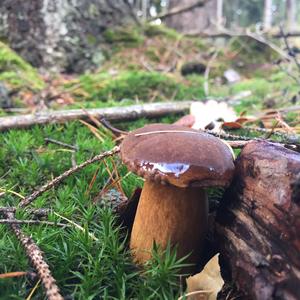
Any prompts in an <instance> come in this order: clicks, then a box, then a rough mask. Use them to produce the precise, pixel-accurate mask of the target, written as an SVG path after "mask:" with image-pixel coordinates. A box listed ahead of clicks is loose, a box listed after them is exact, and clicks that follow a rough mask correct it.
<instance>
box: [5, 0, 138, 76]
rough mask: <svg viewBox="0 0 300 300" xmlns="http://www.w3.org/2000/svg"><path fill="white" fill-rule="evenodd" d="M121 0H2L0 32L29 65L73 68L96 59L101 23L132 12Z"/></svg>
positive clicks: (104, 25)
mask: <svg viewBox="0 0 300 300" xmlns="http://www.w3.org/2000/svg"><path fill="white" fill-rule="evenodd" d="M126 3H127V1H126V0H116V1H111V0H98V1H97V0H72V1H65V0H51V1H50V0H27V1H23V0H2V1H1V5H0V38H1V37H2V38H4V39H5V40H7V41H8V42H9V44H10V46H11V47H12V48H13V49H14V50H16V51H17V52H18V53H19V54H20V55H21V56H22V57H24V58H25V59H26V60H28V61H29V62H30V63H31V64H32V65H34V66H37V67H44V68H47V69H49V68H50V69H55V70H56V71H57V70H63V71H69V72H73V71H75V72H77V71H82V70H84V69H87V68H89V67H91V65H92V64H93V63H95V64H98V63H99V62H100V61H101V59H102V57H103V54H102V52H101V50H100V49H99V45H100V44H101V43H102V41H103V32H105V30H106V29H108V28H111V27H114V26H118V25H122V24H124V22H127V21H128V20H130V19H131V18H132V13H131V11H130V7H129V5H128V4H126Z"/></svg>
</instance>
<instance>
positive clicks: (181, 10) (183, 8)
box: [148, 0, 209, 21]
mask: <svg viewBox="0 0 300 300" xmlns="http://www.w3.org/2000/svg"><path fill="white" fill-rule="evenodd" d="M208 1H209V0H199V1H196V2H195V3H193V4H189V5H184V6H178V7H174V8H173V9H171V10H169V11H168V12H166V13H162V14H158V15H157V16H155V17H152V18H150V19H149V20H148V21H154V20H157V19H162V20H163V19H165V18H167V17H171V16H174V15H178V14H182V13H184V12H187V11H190V10H193V9H194V8H197V7H201V6H204V5H205V3H206V2H208Z"/></svg>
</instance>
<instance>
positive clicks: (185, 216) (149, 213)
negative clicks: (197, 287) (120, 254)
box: [130, 181, 208, 264]
mask: <svg viewBox="0 0 300 300" xmlns="http://www.w3.org/2000/svg"><path fill="white" fill-rule="evenodd" d="M207 215H208V202H207V196H206V192H205V191H204V190H203V189H201V188H195V187H194V188H179V187H175V186H171V185H161V184H157V183H154V182H150V181H146V182H145V185H144V188H143V191H142V194H141V197H140V201H139V204H138V208H137V212H136V216H135V220H134V224H133V228H132V234H131V240H130V248H131V249H132V251H133V256H134V259H135V261H136V262H137V263H144V262H146V261H147V260H148V259H149V258H151V249H152V246H153V242H154V241H155V242H156V243H157V244H159V245H160V246H161V247H162V249H165V248H166V245H167V243H168V241H170V243H171V245H177V254H178V257H183V256H185V255H187V254H189V253H191V255H190V256H189V258H188V260H187V261H188V262H189V263H194V264H196V263H197V262H199V257H200V255H201V247H202V243H203V239H204V237H205V233H206V231H207Z"/></svg>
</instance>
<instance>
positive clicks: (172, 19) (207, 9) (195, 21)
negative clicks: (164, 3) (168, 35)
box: [165, 0, 217, 34]
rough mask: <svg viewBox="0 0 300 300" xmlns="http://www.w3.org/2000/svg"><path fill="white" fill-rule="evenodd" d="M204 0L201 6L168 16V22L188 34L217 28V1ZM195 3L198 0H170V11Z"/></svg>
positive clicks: (166, 19) (170, 25)
mask: <svg viewBox="0 0 300 300" xmlns="http://www.w3.org/2000/svg"><path fill="white" fill-rule="evenodd" d="M198 2H199V1H198ZM204 2H205V4H204V5H202V6H201V7H197V6H196V7H195V8H193V9H192V10H189V11H186V12H183V13H181V14H176V15H172V16H168V17H166V18H165V21H166V24H167V25H168V26H169V27H172V28H174V29H176V30H178V31H180V32H183V33H187V34H189V33H193V32H201V31H203V30H210V29H211V28H215V27H216V24H217V1H216V0H210V1H204ZM206 2H207V3H206ZM194 3H195V4H196V3H197V1H196V0H170V1H169V11H173V10H175V9H176V8H177V7H188V6H191V5H193V4H194Z"/></svg>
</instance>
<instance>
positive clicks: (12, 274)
mask: <svg viewBox="0 0 300 300" xmlns="http://www.w3.org/2000/svg"><path fill="white" fill-rule="evenodd" d="M21 276H29V277H31V278H34V277H35V276H36V274H35V273H33V272H24V271H16V272H8V273H3V274H0V279H4V278H13V277H21Z"/></svg>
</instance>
